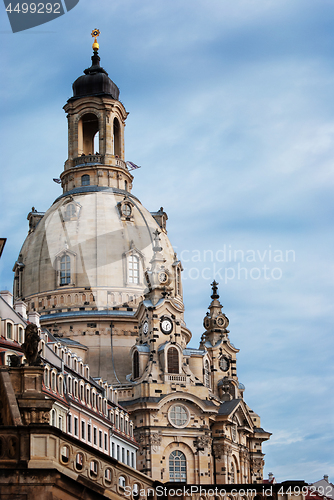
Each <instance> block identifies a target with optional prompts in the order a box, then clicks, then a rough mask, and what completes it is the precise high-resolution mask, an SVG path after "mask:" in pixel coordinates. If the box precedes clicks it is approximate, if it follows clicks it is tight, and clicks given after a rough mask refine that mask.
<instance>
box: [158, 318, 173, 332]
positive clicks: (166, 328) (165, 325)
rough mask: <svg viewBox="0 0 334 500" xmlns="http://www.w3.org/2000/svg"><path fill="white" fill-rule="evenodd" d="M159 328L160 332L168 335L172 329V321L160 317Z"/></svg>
mask: <svg viewBox="0 0 334 500" xmlns="http://www.w3.org/2000/svg"><path fill="white" fill-rule="evenodd" d="M160 329H161V331H162V333H164V334H165V335H168V334H169V333H170V332H171V331H172V330H173V323H172V322H171V320H170V319H169V318H161V320H160Z"/></svg>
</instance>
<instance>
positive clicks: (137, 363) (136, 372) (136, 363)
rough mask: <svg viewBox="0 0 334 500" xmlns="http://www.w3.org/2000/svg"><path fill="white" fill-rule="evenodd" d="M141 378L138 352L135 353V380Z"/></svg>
mask: <svg viewBox="0 0 334 500" xmlns="http://www.w3.org/2000/svg"><path fill="white" fill-rule="evenodd" d="M138 377H139V354H138V351H135V352H134V353H133V378H134V379H136V378H138Z"/></svg>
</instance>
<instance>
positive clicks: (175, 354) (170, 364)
mask: <svg viewBox="0 0 334 500" xmlns="http://www.w3.org/2000/svg"><path fill="white" fill-rule="evenodd" d="M167 373H180V371H179V351H178V350H177V349H176V347H170V348H169V349H168V351H167Z"/></svg>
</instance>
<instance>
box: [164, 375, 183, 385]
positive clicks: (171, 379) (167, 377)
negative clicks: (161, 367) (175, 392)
mask: <svg viewBox="0 0 334 500" xmlns="http://www.w3.org/2000/svg"><path fill="white" fill-rule="evenodd" d="M186 381H187V376H186V375H170V374H167V375H165V382H174V383H179V384H181V383H182V384H184V383H185V382H186Z"/></svg>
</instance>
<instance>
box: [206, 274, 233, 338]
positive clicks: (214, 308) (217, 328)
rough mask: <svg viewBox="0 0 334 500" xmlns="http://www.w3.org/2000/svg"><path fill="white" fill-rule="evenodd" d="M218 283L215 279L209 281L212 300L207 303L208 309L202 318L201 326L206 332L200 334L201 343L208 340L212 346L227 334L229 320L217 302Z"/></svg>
mask: <svg viewBox="0 0 334 500" xmlns="http://www.w3.org/2000/svg"><path fill="white" fill-rule="evenodd" d="M218 284H219V283H217V282H216V281H214V282H213V283H211V286H212V295H211V298H212V302H211V304H210V305H209V311H210V312H207V313H206V316H205V318H204V320H203V326H204V328H205V330H206V332H205V333H204V334H203V336H202V342H201V343H202V344H203V343H205V341H209V342H210V343H211V345H212V346H214V345H215V344H216V343H217V342H218V341H219V340H220V339H222V338H224V337H226V336H227V333H229V330H227V329H226V328H227V327H228V324H229V320H228V318H227V316H225V314H224V313H223V312H222V308H223V306H222V305H221V303H220V302H219V300H218V299H219V295H218V293H217V292H218Z"/></svg>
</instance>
